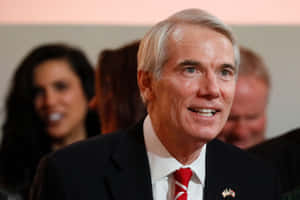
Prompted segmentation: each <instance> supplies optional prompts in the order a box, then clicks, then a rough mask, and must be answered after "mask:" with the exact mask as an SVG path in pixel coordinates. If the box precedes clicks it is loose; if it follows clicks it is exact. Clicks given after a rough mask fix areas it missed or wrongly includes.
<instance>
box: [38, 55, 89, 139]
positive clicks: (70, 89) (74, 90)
mask: <svg viewBox="0 0 300 200" xmlns="http://www.w3.org/2000/svg"><path fill="white" fill-rule="evenodd" d="M33 81H34V86H35V91H36V92H35V98H34V105H35V110H36V112H37V114H38V116H39V117H40V118H41V119H42V121H43V122H44V124H45V126H46V127H45V129H46V131H47V133H48V134H49V136H50V137H51V138H53V139H55V140H60V139H62V140H67V141H68V142H67V143H72V142H74V141H77V140H79V139H83V138H85V137H86V134H85V125H84V121H85V116H86V114H87V109H88V101H87V98H86V96H85V95H84V91H83V88H82V85H81V81H80V79H79V77H78V76H77V74H76V73H75V72H74V71H72V69H71V67H70V65H69V63H68V62H67V61H65V60H61V59H54V60H49V61H45V62H43V63H41V64H40V65H38V66H37V67H36V69H35V70H34V78H33Z"/></svg>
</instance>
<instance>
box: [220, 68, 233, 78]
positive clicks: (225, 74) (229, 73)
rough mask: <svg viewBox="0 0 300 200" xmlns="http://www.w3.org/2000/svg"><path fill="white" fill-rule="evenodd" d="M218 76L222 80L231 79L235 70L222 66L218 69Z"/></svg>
mask: <svg viewBox="0 0 300 200" xmlns="http://www.w3.org/2000/svg"><path fill="white" fill-rule="evenodd" d="M220 76H221V78H222V79H224V80H231V79H233V78H234V76H235V72H234V71H233V70H232V69H230V68H229V69H228V68H223V69H222V70H221V71H220Z"/></svg>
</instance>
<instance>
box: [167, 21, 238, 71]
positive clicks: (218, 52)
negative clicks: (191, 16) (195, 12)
mask: <svg viewBox="0 0 300 200" xmlns="http://www.w3.org/2000/svg"><path fill="white" fill-rule="evenodd" d="M166 49H167V54H168V57H169V58H170V56H175V55H177V56H182V55H185V56H190V57H191V58H192V57H195V58H197V57H198V58H201V57H202V58H201V59H207V60H211V59H219V60H222V62H223V61H224V62H227V63H228V64H232V65H233V66H234V50H233V44H232V42H231V41H230V40H229V39H228V38H227V37H226V36H225V35H223V34H221V33H219V32H217V31H215V30H213V29H210V28H207V27H205V26H199V25H191V24H181V25H177V26H176V27H175V28H174V30H173V31H172V32H171V33H170V35H169V38H168V40H167V42H166Z"/></svg>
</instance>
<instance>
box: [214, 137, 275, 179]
mask: <svg viewBox="0 0 300 200" xmlns="http://www.w3.org/2000/svg"><path fill="white" fill-rule="evenodd" d="M209 145H210V149H211V151H215V154H216V155H217V154H219V155H218V159H220V161H219V162H222V163H226V164H227V166H230V168H231V169H236V170H237V171H241V170H242V169H243V170H246V169H250V168H251V171H255V173H260V174H264V173H267V174H269V173H271V174H272V175H275V174H276V173H277V172H276V170H275V169H274V168H273V167H272V166H271V165H269V164H268V163H266V162H265V161H263V160H262V159H260V158H257V157H256V156H254V155H252V154H250V153H249V152H247V151H245V150H242V149H240V148H238V147H235V146H233V145H231V144H227V143H224V142H222V141H220V140H217V139H215V140H213V141H212V142H211V143H209ZM248 173H249V172H248Z"/></svg>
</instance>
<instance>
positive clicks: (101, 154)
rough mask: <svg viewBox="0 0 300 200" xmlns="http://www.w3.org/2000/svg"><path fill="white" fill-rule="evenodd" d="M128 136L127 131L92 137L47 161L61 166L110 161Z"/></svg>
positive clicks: (51, 155) (57, 152)
mask: <svg viewBox="0 0 300 200" xmlns="http://www.w3.org/2000/svg"><path fill="white" fill-rule="evenodd" d="M127 135H128V132H126V131H118V132H114V133H109V134H105V135H99V136H94V137H90V138H88V139H86V140H83V141H80V142H76V143H74V144H71V145H68V146H66V147H64V148H62V149H59V150H57V151H55V152H53V153H51V154H49V155H48V156H47V160H48V162H55V163H58V164H60V165H64V164H65V165H72V164H75V163H90V162H100V161H101V162H103V161H105V160H107V159H108V157H109V156H110V155H111V153H112V152H113V150H114V149H115V148H116V147H117V146H118V145H119V143H120V142H122V139H123V138H125V137H127Z"/></svg>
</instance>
